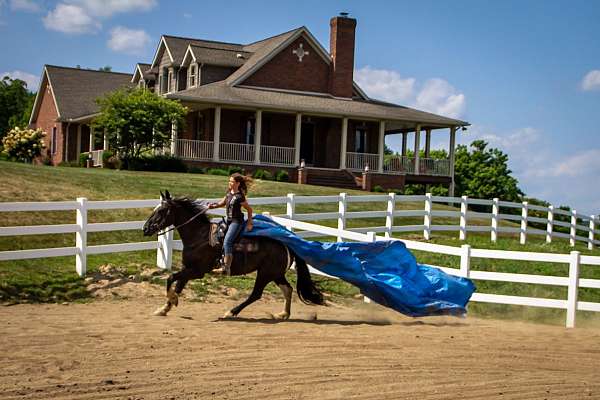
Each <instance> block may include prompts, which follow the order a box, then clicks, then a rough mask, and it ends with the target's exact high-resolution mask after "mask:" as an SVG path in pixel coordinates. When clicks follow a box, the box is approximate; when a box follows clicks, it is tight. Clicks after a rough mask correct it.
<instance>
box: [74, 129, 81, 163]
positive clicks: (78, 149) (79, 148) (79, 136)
mask: <svg viewBox="0 0 600 400" xmlns="http://www.w3.org/2000/svg"><path fill="white" fill-rule="evenodd" d="M75 154H76V155H77V158H76V159H75V161H77V162H79V155H80V154H81V124H78V125H77V151H76V152H75Z"/></svg>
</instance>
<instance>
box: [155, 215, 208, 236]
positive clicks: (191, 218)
mask: <svg viewBox="0 0 600 400" xmlns="http://www.w3.org/2000/svg"><path fill="white" fill-rule="evenodd" d="M205 213H206V211H200V212H198V213H197V214H196V215H193V216H192V217H190V218H189V219H188V220H187V221H185V222H184V223H183V224H179V225H177V226H174V227H172V228H169V229H167V230H166V231H163V232H161V233H159V234H158V236H160V235H164V234H167V233H169V232H171V231H174V230H175V229H179V228H181V227H182V226H184V225H187V224H189V223H190V222H192V221H193V220H195V219H196V218H198V217H199V216H200V215H203V214H205Z"/></svg>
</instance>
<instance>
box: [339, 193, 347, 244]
mask: <svg viewBox="0 0 600 400" xmlns="http://www.w3.org/2000/svg"><path fill="white" fill-rule="evenodd" d="M338 213H339V215H338V229H339V230H340V231H341V230H344V229H346V193H340V197H339V201H338ZM337 241H338V242H341V241H342V237H341V236H338V237H337Z"/></svg>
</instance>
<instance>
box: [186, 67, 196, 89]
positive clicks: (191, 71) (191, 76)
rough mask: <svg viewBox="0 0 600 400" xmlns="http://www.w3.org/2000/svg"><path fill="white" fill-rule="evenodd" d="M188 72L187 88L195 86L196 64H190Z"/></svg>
mask: <svg viewBox="0 0 600 400" xmlns="http://www.w3.org/2000/svg"><path fill="white" fill-rule="evenodd" d="M188 71H189V79H188V87H195V86H196V78H197V76H198V66H197V65H196V64H190V68H189V69H188Z"/></svg>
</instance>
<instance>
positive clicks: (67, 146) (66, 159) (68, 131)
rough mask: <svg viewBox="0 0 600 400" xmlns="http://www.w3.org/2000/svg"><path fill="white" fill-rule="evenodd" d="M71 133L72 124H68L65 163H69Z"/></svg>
mask: <svg viewBox="0 0 600 400" xmlns="http://www.w3.org/2000/svg"><path fill="white" fill-rule="evenodd" d="M69 133H71V123H70V122H69V123H67V130H66V132H65V156H64V157H63V161H69Z"/></svg>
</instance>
